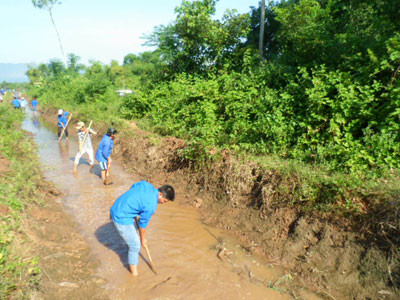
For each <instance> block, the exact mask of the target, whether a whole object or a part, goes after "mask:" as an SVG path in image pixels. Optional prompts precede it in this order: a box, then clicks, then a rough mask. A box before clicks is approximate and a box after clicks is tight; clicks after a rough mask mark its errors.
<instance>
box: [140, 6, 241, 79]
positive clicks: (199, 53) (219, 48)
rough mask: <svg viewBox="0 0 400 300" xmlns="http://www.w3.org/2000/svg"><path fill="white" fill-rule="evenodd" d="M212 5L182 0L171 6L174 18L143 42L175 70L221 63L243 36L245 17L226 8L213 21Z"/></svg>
mask: <svg viewBox="0 0 400 300" xmlns="http://www.w3.org/2000/svg"><path fill="white" fill-rule="evenodd" d="M215 5H216V0H202V1H200V0H198V1H193V2H192V1H188V0H184V1H182V5H181V6H179V7H177V8H176V9H175V12H176V13H177V18H176V20H175V21H174V22H173V23H171V24H169V25H167V26H160V27H156V29H155V31H154V32H153V34H152V35H150V36H149V37H148V38H147V40H148V42H147V45H151V46H157V47H158V50H159V51H160V54H161V56H162V57H163V58H164V59H165V60H166V62H167V63H168V64H169V66H170V68H171V69H172V70H174V71H175V72H176V73H180V72H186V73H191V74H193V73H204V72H206V71H207V70H208V69H209V68H210V67H211V66H215V65H218V64H219V65H223V64H224V60H225V58H226V57H229V56H230V54H231V53H233V52H234V51H235V49H237V48H238V46H239V45H241V43H242V39H243V38H245V37H246V36H247V33H248V30H249V18H248V15H247V14H237V13H236V11H227V12H225V14H224V16H223V18H222V20H213V18H212V16H213V15H214V14H215Z"/></svg>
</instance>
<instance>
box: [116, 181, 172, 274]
mask: <svg viewBox="0 0 400 300" xmlns="http://www.w3.org/2000/svg"><path fill="white" fill-rule="evenodd" d="M174 199H175V191H174V188H173V187H172V186H170V185H163V186H162V187H160V188H158V189H156V188H154V186H153V185H151V184H150V183H148V182H146V181H144V180H143V181H139V182H137V183H134V184H133V185H132V186H131V188H130V189H129V190H128V191H127V192H125V193H124V194H122V195H121V196H120V197H119V198H118V199H117V200H115V202H114V204H113V206H112V207H111V209H110V216H111V219H112V220H113V223H114V226H115V228H116V229H117V231H118V233H119V234H120V236H121V237H122V238H123V239H124V241H125V242H126V243H127V245H128V263H129V269H130V271H131V273H132V275H133V276H137V275H138V271H137V265H138V262H139V261H138V259H139V251H140V245H142V246H143V247H146V245H147V240H146V227H147V224H149V221H150V219H151V217H152V216H153V214H154V212H155V211H156V209H157V205H158V204H164V203H166V202H168V201H174ZM136 217H139V221H138V222H137V223H135V221H134V218H136ZM136 230H138V231H139V235H138V233H137V232H136Z"/></svg>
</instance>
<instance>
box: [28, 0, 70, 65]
mask: <svg viewBox="0 0 400 300" xmlns="http://www.w3.org/2000/svg"><path fill="white" fill-rule="evenodd" d="M32 4H33V6H34V7H36V8H39V9H46V10H47V11H48V12H49V15H50V19H51V22H52V23H53V26H54V30H55V31H56V34H57V38H58V43H59V45H60V49H61V54H62V59H63V61H64V66H67V62H66V59H65V54H64V49H63V46H62V43H61V37H60V34H59V33H58V30H57V27H56V23H55V22H54V18H53V12H52V10H53V7H54V5H56V4H61V2H60V1H59V0H32Z"/></svg>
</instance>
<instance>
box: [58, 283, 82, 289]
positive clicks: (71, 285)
mask: <svg viewBox="0 0 400 300" xmlns="http://www.w3.org/2000/svg"><path fill="white" fill-rule="evenodd" d="M58 285H59V286H63V287H69V288H78V287H79V285H77V284H76V283H73V282H68V281H63V282H60V283H59V284H58Z"/></svg>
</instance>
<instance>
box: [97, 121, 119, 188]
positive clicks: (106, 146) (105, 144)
mask: <svg viewBox="0 0 400 300" xmlns="http://www.w3.org/2000/svg"><path fill="white" fill-rule="evenodd" d="M117 133H118V131H117V130H116V129H115V128H113V127H110V128H108V130H107V134H106V135H104V136H103V138H102V139H101V141H100V144H99V147H98V148H97V151H96V159H97V161H98V162H99V164H100V168H101V180H102V181H103V184H105V185H109V184H111V183H112V181H111V180H110V179H109V178H108V177H109V176H110V165H111V162H112V160H111V152H112V149H113V147H114V139H115V136H116V134H117Z"/></svg>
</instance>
